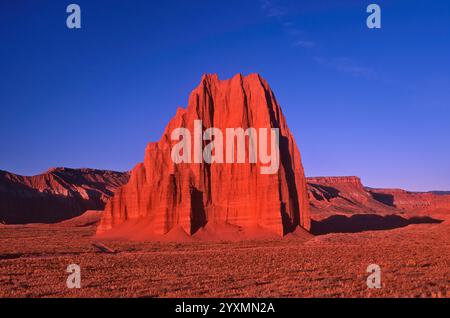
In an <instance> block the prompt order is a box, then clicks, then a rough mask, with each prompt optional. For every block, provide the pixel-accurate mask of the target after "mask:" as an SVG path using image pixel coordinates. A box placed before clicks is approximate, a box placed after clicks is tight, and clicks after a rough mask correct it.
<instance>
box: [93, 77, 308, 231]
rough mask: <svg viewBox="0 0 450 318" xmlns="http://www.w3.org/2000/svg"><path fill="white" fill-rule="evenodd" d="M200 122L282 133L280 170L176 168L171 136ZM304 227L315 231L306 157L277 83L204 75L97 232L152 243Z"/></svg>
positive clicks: (223, 166) (221, 166) (191, 165)
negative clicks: (272, 85)
mask: <svg viewBox="0 0 450 318" xmlns="http://www.w3.org/2000/svg"><path fill="white" fill-rule="evenodd" d="M196 120H201V121H202V124H203V131H204V130H206V129H207V128H211V127H215V128H219V129H220V130H222V131H225V130H226V129H227V128H230V127H231V128H234V127H239V128H242V129H244V130H246V129H247V128H250V127H252V128H255V129H259V128H267V129H270V128H278V129H279V138H280V143H279V147H280V165H279V169H278V172H277V173H275V174H266V175H264V174H260V172H259V171H260V167H261V164H260V163H258V162H257V163H248V162H247V163H226V164H220V163H212V164H207V163H204V162H203V163H180V164H175V163H174V162H173V161H172V160H171V149H172V147H173V142H172V140H171V133H172V131H173V130H174V129H176V128H180V127H183V128H187V129H189V130H190V131H194V129H193V125H194V121H196ZM246 155H247V156H248V153H247V154H246ZM213 228H214V229H215V230H212V229H213ZM300 228H302V229H306V230H309V228H310V215H309V203H308V193H307V188H306V179H305V175H304V171H303V166H302V162H301V158H300V152H299V150H298V148H297V145H296V143H295V140H294V137H293V135H292V133H291V132H290V130H289V128H288V126H287V123H286V119H285V118H284V115H283V113H282V110H281V107H280V105H279V104H278V102H277V100H276V98H275V95H274V94H273V92H272V90H271V89H270V87H269V85H268V84H267V82H266V81H265V80H264V79H263V78H261V76H259V75H258V74H251V75H249V76H242V75H240V74H238V75H236V76H234V77H233V78H231V79H229V80H219V78H218V77H217V75H204V76H203V77H202V79H201V82H200V84H199V86H198V87H197V88H196V89H194V91H193V92H192V93H191V95H190V98H189V103H188V106H187V107H186V109H183V108H179V109H178V111H177V113H176V115H175V117H174V118H173V119H172V120H171V121H170V122H169V124H168V126H167V127H166V130H165V131H164V133H163V136H162V137H161V139H160V140H159V141H158V142H153V143H150V144H149V145H148V146H147V149H146V152H145V158H144V162H143V163H140V164H138V165H137V166H136V167H135V168H134V169H133V171H132V172H131V177H130V181H129V182H128V183H127V184H126V185H124V186H123V187H121V188H120V189H118V190H117V192H116V193H115V195H114V197H113V198H112V200H111V201H109V202H108V204H107V206H106V208H105V211H104V214H103V216H102V220H101V222H100V225H99V227H98V229H97V234H99V235H104V236H114V235H116V236H120V237H123V238H130V239H133V238H136V237H139V238H142V239H145V238H146V239H152V238H153V237H155V236H158V235H167V234H170V233H173V232H177V233H178V234H177V235H187V236H192V235H196V233H197V232H198V235H200V233H204V232H205V231H206V232H207V231H208V230H209V232H214V235H215V236H216V237H219V238H220V236H221V235H220V231H223V232H226V231H228V230H229V231H233V230H232V229H235V230H236V231H237V232H239V231H241V232H246V233H247V234H248V235H249V236H252V233H253V234H254V235H256V236H257V234H258V233H261V232H267V233H272V234H274V235H275V236H277V237H282V236H284V235H286V234H288V233H291V232H295V231H296V230H297V229H300ZM225 229H226V230H225ZM258 229H260V230H258ZM180 233H184V234H180ZM174 235H175V234H174Z"/></svg>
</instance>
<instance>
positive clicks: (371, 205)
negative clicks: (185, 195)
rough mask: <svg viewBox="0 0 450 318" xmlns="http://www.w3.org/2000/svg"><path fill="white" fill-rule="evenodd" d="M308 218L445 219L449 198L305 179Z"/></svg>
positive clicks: (351, 181) (354, 180) (350, 181)
mask: <svg viewBox="0 0 450 318" xmlns="http://www.w3.org/2000/svg"><path fill="white" fill-rule="evenodd" d="M307 182H308V193H309V200H310V203H311V209H312V215H313V218H314V219H316V220H320V219H323V218H325V217H329V216H331V215H336V214H347V215H356V214H377V215H390V214H405V215H406V216H414V215H430V216H440V215H441V214H442V213H444V215H448V214H449V212H450V194H449V193H446V192H441V193H435V192H411V191H405V190H401V189H373V188H368V187H365V186H364V185H363V184H362V182H361V180H360V178H358V177H316V178H307Z"/></svg>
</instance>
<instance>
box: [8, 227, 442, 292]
mask: <svg viewBox="0 0 450 318" xmlns="http://www.w3.org/2000/svg"><path fill="white" fill-rule="evenodd" d="M94 232H95V226H94V225H89V226H81V227H80V226H75V225H73V226H70V224H69V225H68V224H65V225H64V226H63V225H52V226H49V225H32V226H31V225H28V226H23V225H22V226H1V227H0V297H449V296H450V293H449V286H450V272H449V268H450V266H449V265H450V240H449V233H450V224H449V222H448V221H447V222H444V223H440V224H414V225H408V226H406V227H403V228H397V229H392V230H382V231H367V232H360V233H351V234H350V233H342V234H337V233H332V234H326V235H319V236H312V235H311V236H310V235H305V236H304V237H301V238H291V239H283V240H270V241H242V242H210V243H205V242H186V243H150V242H147V243H144V242H118V241H108V242H104V243H106V244H107V245H108V246H109V247H112V248H114V249H115V250H116V251H117V253H116V254H106V253H101V252H98V251H97V250H96V249H95V248H94V247H93V246H92V245H91V242H92V235H93V233H94ZM73 263H74V264H78V265H80V267H81V279H82V280H81V284H82V286H81V288H80V289H68V288H67V287H66V279H67V277H68V275H69V274H68V273H66V268H67V266H68V265H70V264H73ZM372 263H375V264H378V265H380V266H381V271H382V272H381V274H382V276H381V279H382V288H380V289H368V288H367V285H366V279H367V276H368V275H369V274H368V273H366V268H367V266H368V265H369V264H372Z"/></svg>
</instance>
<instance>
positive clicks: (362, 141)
mask: <svg viewBox="0 0 450 318" xmlns="http://www.w3.org/2000/svg"><path fill="white" fill-rule="evenodd" d="M72 2H75V3H77V4H79V5H80V6H81V10H82V15H81V16H82V28H81V29H80V30H69V29H68V28H67V27H66V24H65V21H66V17H67V13H66V6H67V5H68V4H70V3H72ZM72 2H69V1H67V2H66V1H61V0H58V1H56V0H55V1H44V0H26V1H25V0H17V1H2V2H1V3H0V43H1V44H0V75H1V76H0V136H1V138H0V149H1V152H0V169H2V170H8V171H12V172H15V173H19V174H25V175H32V174H36V173H40V172H42V171H45V170H46V169H48V168H49V167H55V166H68V167H92V168H102V169H114V170H129V169H131V168H133V167H134V165H135V164H136V163H138V162H140V161H142V159H143V155H144V149H145V146H146V144H147V143H148V142H150V141H156V140H158V139H159V138H160V136H161V134H162V132H163V130H164V128H165V126H166V124H167V123H168V121H169V120H170V118H171V117H172V116H173V115H174V114H175V112H176V109H177V107H178V106H185V105H186V103H187V99H188V95H189V93H190V91H191V90H192V89H193V88H194V87H196V86H197V84H198V82H199V81H200V77H201V75H202V74H203V73H218V74H219V77H220V78H222V79H225V78H228V77H231V76H233V75H234V74H236V73H243V74H249V73H254V72H257V73H260V74H261V75H262V76H263V77H264V78H266V79H267V81H268V82H269V84H270V85H271V87H272V89H273V90H274V92H275V94H276V96H277V98H278V101H279V102H280V104H281V106H282V108H283V111H284V113H285V115H286V117H287V121H288V124H289V126H290V128H291V130H292V131H293V133H294V136H295V137H296V140H297V143H298V145H299V147H300V151H301V153H302V157H303V163H304V166H305V171H306V174H307V175H308V176H318V175H357V176H360V177H361V178H362V180H363V182H364V183H365V184H366V185H368V186H372V187H401V188H406V189H409V190H437V189H442V190H449V189H450V142H449V136H450V72H449V71H450V58H449V57H450V2H449V1H444V0H442V1H425V0H415V1H406V0H396V1H375V0H373V1H357V0H348V1H339V0H335V1H324V0H322V1H321V0H305V1H302V0H278V1H276V0H245V1H242V0H228V1H226V2H224V1H218V0H209V1H206V0H192V1H182V0H169V1H158V2H157V1H118V0H109V1H100V0H89V1H88V0H74V1H72ZM370 3H378V4H379V5H380V6H381V8H382V28H381V29H380V30H369V29H368V28H367V27H366V18H367V16H368V14H367V13H366V7H367V5H368V4H370Z"/></svg>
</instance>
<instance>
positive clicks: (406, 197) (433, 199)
mask: <svg viewBox="0 0 450 318" xmlns="http://www.w3.org/2000/svg"><path fill="white" fill-rule="evenodd" d="M369 191H370V193H371V194H372V196H373V197H374V198H376V199H377V200H378V201H380V202H383V203H385V204H387V205H390V206H393V207H395V208H396V209H399V210H401V211H408V212H433V211H437V210H450V193H446V192H441V193H439V192H411V191H405V190H402V189H369Z"/></svg>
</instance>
